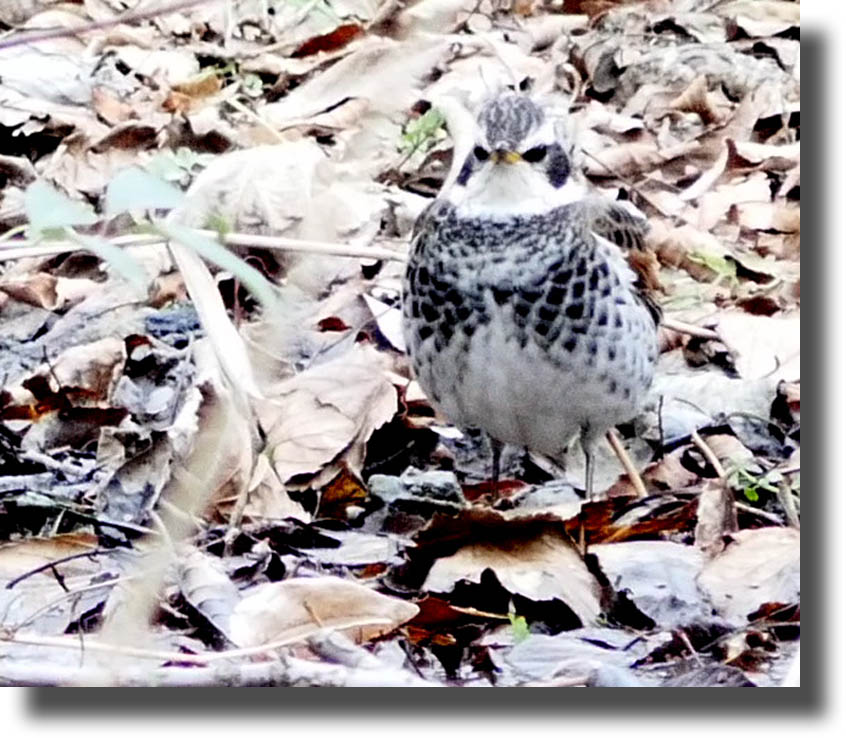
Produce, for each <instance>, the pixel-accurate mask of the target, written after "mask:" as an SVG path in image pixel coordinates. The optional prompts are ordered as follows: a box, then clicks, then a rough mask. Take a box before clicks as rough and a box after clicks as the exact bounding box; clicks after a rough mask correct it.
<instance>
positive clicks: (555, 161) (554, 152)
mask: <svg viewBox="0 0 846 738" xmlns="http://www.w3.org/2000/svg"><path fill="white" fill-rule="evenodd" d="M547 160H548V164H547V166H546V176H547V177H549V182H550V184H551V185H552V186H553V187H556V188H558V187H562V186H563V185H564V183H565V182H566V181H567V180H568V179H569V178H570V160H569V159H568V158H567V154H565V153H564V149H563V148H561V145H560V144H553V145H552V146H550V147H549V154H548V155H547Z"/></svg>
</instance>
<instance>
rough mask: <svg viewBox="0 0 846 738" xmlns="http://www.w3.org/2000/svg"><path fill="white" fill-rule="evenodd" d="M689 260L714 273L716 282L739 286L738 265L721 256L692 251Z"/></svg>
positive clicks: (707, 252)
mask: <svg viewBox="0 0 846 738" xmlns="http://www.w3.org/2000/svg"><path fill="white" fill-rule="evenodd" d="M688 258H689V259H690V260H691V261H692V262H694V263H695V264H700V265H702V266H704V267H705V268H706V269H709V270H710V271H712V272H713V273H714V277H715V278H714V281H715V282H716V283H717V284H719V283H720V282H723V281H725V282H728V284H730V285H736V284H738V279H737V264H735V263H734V262H733V261H731V260H730V259H727V258H726V257H725V256H722V255H720V254H714V253H712V252H709V251H692V252H691V253H690V254H688Z"/></svg>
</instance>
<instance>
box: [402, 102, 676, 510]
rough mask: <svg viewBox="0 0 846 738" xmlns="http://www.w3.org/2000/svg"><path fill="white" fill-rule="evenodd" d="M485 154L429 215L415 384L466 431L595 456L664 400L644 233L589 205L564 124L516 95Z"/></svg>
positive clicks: (419, 256) (406, 300) (415, 240)
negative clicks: (641, 269) (631, 252)
mask: <svg viewBox="0 0 846 738" xmlns="http://www.w3.org/2000/svg"><path fill="white" fill-rule="evenodd" d="M475 121H476V126H475V146H474V147H473V149H472V151H470V152H469V154H468V155H467V157H466V159H465V161H464V162H463V166H462V167H461V169H460V172H459V174H458V176H457V178H456V179H455V181H454V183H453V184H452V186H451V187H448V188H447V189H446V190H445V191H443V192H442V193H441V194H440V195H439V197H438V198H437V199H436V200H435V201H433V202H432V203H431V204H430V205H429V206H428V207H427V208H426V209H425V210H424V211H423V213H422V214H421V215H420V216H419V218H418V220H417V222H416V224H415V227H414V231H413V235H412V243H411V250H410V258H409V262H408V266H407V269H406V273H405V280H404V289H403V321H404V333H405V339H406V344H407V347H408V352H409V355H410V358H411V363H412V367H413V370H414V373H415V375H416V377H417V379H418V381H419V383H420V385H421V387H422V388H423V390H424V392H425V393H426V394H427V396H428V397H429V399H430V400H431V401H432V402H433V404H434V405H435V406H436V407H437V408H438V409H439V410H440V411H441V412H442V413H443V414H444V415H445V416H446V417H447V418H448V419H449V420H450V421H451V422H452V423H454V424H455V425H456V426H458V427H463V428H469V427H475V428H481V429H482V430H483V431H485V432H486V433H487V434H488V435H489V436H490V437H491V440H492V447H493V451H494V478H495V479H496V477H497V476H498V471H499V454H500V451H501V449H502V444H505V443H509V444H514V445H517V446H522V447H524V448H526V449H528V450H529V451H533V452H537V453H540V454H545V455H548V456H552V457H556V456H559V455H560V454H561V453H562V452H563V451H564V450H565V449H566V448H567V446H568V444H569V443H570V442H571V441H572V440H573V439H574V438H575V437H577V436H578V437H579V438H580V440H581V444H582V448H583V451H584V454H585V460H586V464H585V469H586V472H585V490H586V493H587V496H588V498H590V497H591V496H592V494H593V489H592V487H593V466H594V463H593V459H594V452H595V446H596V443H597V441H598V439H600V438H601V437H602V435H603V434H604V433H605V432H606V431H608V430H609V429H610V428H612V427H613V426H615V425H617V424H619V423H622V422H624V421H627V420H630V419H631V418H633V417H634V416H635V415H636V414H637V413H638V411H639V409H640V407H641V405H642V403H643V402H644V399H645V397H646V395H647V393H648V390H649V388H650V385H651V382H652V377H653V369H654V365H655V360H656V356H657V323H658V319H659V313H658V311H657V308H656V307H655V305H654V303H652V302H651V300H650V299H649V298H648V297H647V296H646V295H645V294H644V292H643V290H642V289H641V285H640V284H639V282H638V278H637V277H636V275H635V273H634V272H633V271H632V269H631V268H630V267H629V266H628V263H627V261H626V258H625V256H624V250H625V249H631V248H638V247H642V243H643V236H644V234H645V232H646V221H645V220H643V219H641V218H638V217H636V216H633V215H632V214H630V213H629V212H628V211H627V210H625V209H624V208H623V207H622V206H620V205H616V204H614V203H612V202H610V201H604V200H600V199H596V198H591V197H586V196H585V195H584V190H583V188H582V187H580V186H579V184H578V182H577V180H576V179H575V178H574V176H573V172H572V171H571V160H570V159H571V157H570V155H569V154H568V147H567V146H566V142H565V141H564V140H562V136H561V135H560V134H559V132H558V130H557V127H556V125H555V120H554V119H553V118H552V116H549V115H547V113H546V112H545V110H544V109H543V108H542V107H541V106H540V105H538V104H536V103H535V102H533V101H532V100H531V99H530V98H529V97H527V96H524V95H521V94H516V93H505V94H500V95H498V96H496V97H495V98H493V99H491V100H489V101H488V102H487V103H485V104H484V105H483V106H482V107H481V109H480V111H479V112H478V115H477V117H476V118H475Z"/></svg>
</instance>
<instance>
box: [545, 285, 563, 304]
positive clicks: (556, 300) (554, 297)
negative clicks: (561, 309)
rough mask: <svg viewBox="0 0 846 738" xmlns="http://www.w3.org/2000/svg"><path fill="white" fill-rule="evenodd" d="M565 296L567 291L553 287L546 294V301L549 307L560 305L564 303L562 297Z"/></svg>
mask: <svg viewBox="0 0 846 738" xmlns="http://www.w3.org/2000/svg"><path fill="white" fill-rule="evenodd" d="M566 294H567V290H565V289H564V288H563V287H555V286H553V287H552V288H551V289H550V290H549V292H547V293H546V301H547V302H548V303H549V304H550V305H560V304H561V303H562V302H564V295H566Z"/></svg>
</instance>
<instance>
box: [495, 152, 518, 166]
mask: <svg viewBox="0 0 846 738" xmlns="http://www.w3.org/2000/svg"><path fill="white" fill-rule="evenodd" d="M491 158H492V159H493V160H494V162H495V163H499V162H503V163H504V164H516V163H517V162H518V161H520V160H521V159H522V158H523V157H522V156H520V154H518V153H517V152H516V151H507V150H505V149H496V150H495V151H494V152H493V154H492V155H491Z"/></svg>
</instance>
